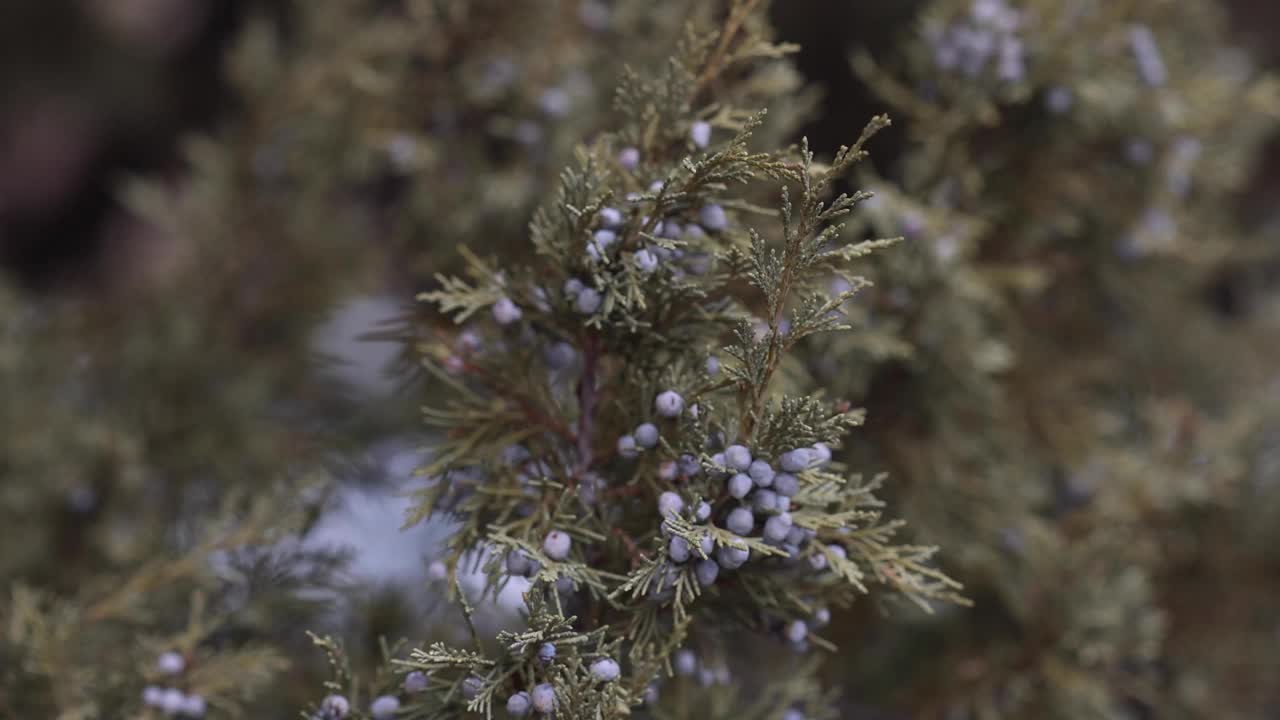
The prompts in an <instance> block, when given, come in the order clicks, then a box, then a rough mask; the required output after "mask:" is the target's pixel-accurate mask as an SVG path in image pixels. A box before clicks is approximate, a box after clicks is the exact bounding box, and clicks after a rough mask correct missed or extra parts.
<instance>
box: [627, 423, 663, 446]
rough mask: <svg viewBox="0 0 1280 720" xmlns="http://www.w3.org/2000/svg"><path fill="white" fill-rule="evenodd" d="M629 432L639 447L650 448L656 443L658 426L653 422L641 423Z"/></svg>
mask: <svg viewBox="0 0 1280 720" xmlns="http://www.w3.org/2000/svg"><path fill="white" fill-rule="evenodd" d="M631 434H632V436H633V437H635V439H636V442H637V443H639V444H640V447H645V448H651V447H654V446H656V445H657V444H658V426H657V425H654V424H653V423H642V424H640V425H638V426H636V429H635V430H634V431H632V433H631Z"/></svg>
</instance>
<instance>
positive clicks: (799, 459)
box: [778, 448, 816, 473]
mask: <svg viewBox="0 0 1280 720" xmlns="http://www.w3.org/2000/svg"><path fill="white" fill-rule="evenodd" d="M815 459H816V458H815V457H814V452H813V450H812V449H811V448H796V449H795V450H789V451H787V452H785V453H783V454H782V457H781V458H779V459H778V464H779V465H781V466H782V469H783V470H785V471H787V472H789V473H798V472H803V471H805V470H808V469H809V467H810V466H812V465H813V463H814V460H815Z"/></svg>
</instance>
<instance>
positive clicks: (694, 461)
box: [655, 396, 702, 477]
mask: <svg viewBox="0 0 1280 720" xmlns="http://www.w3.org/2000/svg"><path fill="white" fill-rule="evenodd" d="M677 397H679V396H677ZM655 405H656V403H655ZM676 465H677V466H679V468H680V474H681V475H687V476H688V477H694V476H696V475H699V474H700V473H701V472H702V463H699V462H698V458H696V457H694V456H693V455H690V454H688V453H685V454H683V455H681V456H680V458H679V459H678V460H676Z"/></svg>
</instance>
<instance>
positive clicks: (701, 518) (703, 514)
mask: <svg viewBox="0 0 1280 720" xmlns="http://www.w3.org/2000/svg"><path fill="white" fill-rule="evenodd" d="M709 517H711V504H710V503H708V502H706V501H705V500H701V501H699V502H698V507H696V508H694V510H693V519H694V520H697V521H698V522H706V521H707V518H709Z"/></svg>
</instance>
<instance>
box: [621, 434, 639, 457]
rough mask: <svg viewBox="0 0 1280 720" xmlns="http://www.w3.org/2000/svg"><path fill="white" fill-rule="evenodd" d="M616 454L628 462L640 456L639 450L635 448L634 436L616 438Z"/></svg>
mask: <svg viewBox="0 0 1280 720" xmlns="http://www.w3.org/2000/svg"><path fill="white" fill-rule="evenodd" d="M618 454H619V455H621V456H622V457H624V458H627V459H628V460H630V459H631V458H634V457H636V456H638V455H639V454H640V448H639V446H637V444H636V439H635V437H634V436H632V435H623V436H622V437H620V438H618Z"/></svg>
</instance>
